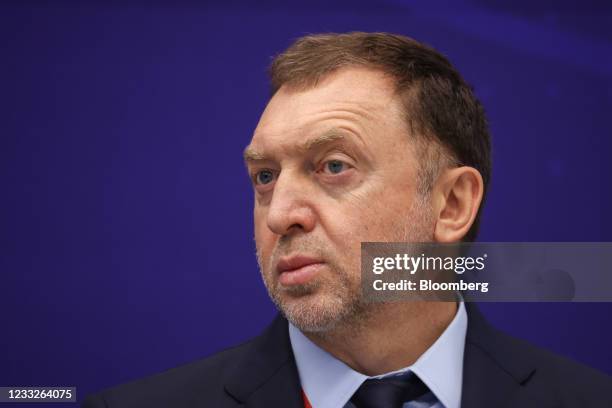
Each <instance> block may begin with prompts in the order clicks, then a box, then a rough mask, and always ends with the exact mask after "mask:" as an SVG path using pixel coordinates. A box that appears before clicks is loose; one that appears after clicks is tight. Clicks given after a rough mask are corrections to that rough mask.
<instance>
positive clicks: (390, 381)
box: [351, 374, 429, 408]
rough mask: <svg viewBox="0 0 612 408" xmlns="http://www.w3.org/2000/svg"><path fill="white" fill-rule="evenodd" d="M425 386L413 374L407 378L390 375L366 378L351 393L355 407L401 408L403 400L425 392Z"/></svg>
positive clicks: (409, 399)
mask: <svg viewBox="0 0 612 408" xmlns="http://www.w3.org/2000/svg"><path fill="white" fill-rule="evenodd" d="M427 391H429V389H428V388H427V386H426V385H425V384H424V383H423V381H421V380H420V379H419V377H417V376H416V375H414V374H411V375H410V376H409V377H408V378H405V377H404V378H401V377H392V378H381V379H371V380H366V381H365V382H364V383H363V384H361V387H359V389H358V390H357V391H356V392H355V394H353V397H352V398H351V402H352V403H353V404H354V405H355V407H357V408H401V406H402V405H403V404H404V402H408V401H412V400H414V399H417V398H418V397H420V396H421V395H424V394H425V393H427Z"/></svg>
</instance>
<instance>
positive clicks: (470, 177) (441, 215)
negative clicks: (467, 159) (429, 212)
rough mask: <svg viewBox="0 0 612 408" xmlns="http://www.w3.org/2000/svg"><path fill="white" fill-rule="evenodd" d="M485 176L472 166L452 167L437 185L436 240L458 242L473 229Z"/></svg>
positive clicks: (435, 189) (435, 190)
mask: <svg viewBox="0 0 612 408" xmlns="http://www.w3.org/2000/svg"><path fill="white" fill-rule="evenodd" d="M483 191H484V185H483V181H482V176H481V175H480V173H479V172H478V170H476V169H475V168H473V167H468V166H463V167H458V168H453V169H449V170H448V171H446V172H445V173H444V174H443V175H442V176H441V177H440V178H439V179H438V183H437V184H436V186H435V188H434V192H435V194H436V195H437V197H438V199H437V206H436V207H437V208H436V213H437V220H436V226H435V229H434V239H435V241H436V242H446V243H449V242H458V241H460V240H461V239H462V238H463V237H464V236H465V235H466V234H467V233H468V231H469V230H470V227H471V226H472V224H473V223H474V220H475V219H476V215H477V214H478V209H479V207H480V203H481V201H482V197H483Z"/></svg>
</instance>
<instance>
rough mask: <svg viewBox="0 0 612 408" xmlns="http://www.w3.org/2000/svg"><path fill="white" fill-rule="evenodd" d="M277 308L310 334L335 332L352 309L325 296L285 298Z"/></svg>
mask: <svg viewBox="0 0 612 408" xmlns="http://www.w3.org/2000/svg"><path fill="white" fill-rule="evenodd" d="M277 306H278V308H279V309H280V311H281V312H282V314H283V315H284V316H285V317H286V318H287V320H289V321H290V322H291V323H292V324H293V325H294V326H295V327H297V328H298V329H300V330H301V331H303V332H310V333H322V332H327V331H330V330H333V329H334V328H335V327H337V325H338V324H339V323H340V322H342V321H343V320H344V319H345V318H346V317H347V315H348V314H350V313H349V310H350V309H351V308H350V307H349V306H348V305H347V304H346V303H345V302H343V301H342V300H341V299H339V298H337V297H333V296H329V295H327V296H326V295H324V294H308V295H302V296H300V297H294V296H291V295H290V296H284V299H282V300H281V302H280V303H277Z"/></svg>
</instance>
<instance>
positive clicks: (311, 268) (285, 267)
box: [276, 255, 324, 286]
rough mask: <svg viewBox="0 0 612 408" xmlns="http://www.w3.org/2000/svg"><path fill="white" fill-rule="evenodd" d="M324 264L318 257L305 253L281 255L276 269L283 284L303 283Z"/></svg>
mask: <svg viewBox="0 0 612 408" xmlns="http://www.w3.org/2000/svg"><path fill="white" fill-rule="evenodd" d="M323 266H324V262H323V261H322V260H321V259H319V258H314V257H310V256H307V255H293V256H288V257H283V258H281V259H280V260H279V261H278V265H277V266H276V270H277V272H278V274H279V281H280V283H281V285H283V286H293V285H303V284H305V283H308V282H309V281H311V280H312V279H314V277H315V276H316V274H317V273H318V272H319V270H320V269H321V268H322V267H323Z"/></svg>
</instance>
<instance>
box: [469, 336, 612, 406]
mask: <svg viewBox="0 0 612 408" xmlns="http://www.w3.org/2000/svg"><path fill="white" fill-rule="evenodd" d="M493 330H495V331H496V332H497V335H496V336H494V338H496V339H497V340H498V341H499V344H497V345H496V346H497V347H494V348H493V350H496V355H490V353H491V350H492V349H491V348H490V347H489V345H484V344H483V345H480V344H479V341H478V339H474V338H472V339H468V342H470V343H471V344H472V345H473V346H475V347H476V348H478V349H479V351H480V352H481V353H484V354H489V356H488V357H489V358H491V359H493V360H496V361H498V363H499V365H500V367H506V368H507V367H511V370H509V371H508V374H509V375H516V374H515V373H517V372H518V371H517V370H514V367H517V366H520V365H522V366H524V367H533V368H534V369H533V370H532V371H531V372H529V373H527V375H526V376H524V377H523V378H522V379H521V378H520V377H518V376H516V377H515V378H516V379H518V380H519V383H520V384H521V386H523V387H526V388H529V389H530V392H531V393H532V395H534V396H541V400H542V401H551V400H553V401H554V403H556V404H558V406H563V407H565V406H567V407H574V406H580V407H596V406H612V397H611V396H610V390H611V389H612V377H611V376H609V375H608V374H606V373H603V372H601V371H598V370H596V369H594V368H591V367H588V366H586V365H583V364H581V363H578V362H576V361H574V360H571V359H569V358H567V357H564V356H561V355H558V354H555V353H553V352H551V351H548V350H545V349H543V348H540V347H538V346H536V345H533V344H531V343H529V342H527V341H525V340H522V339H518V338H515V337H513V336H510V335H508V334H505V333H502V332H501V331H499V330H497V329H493ZM511 360H512V361H511ZM538 399H540V398H538ZM604 401H605V402H604ZM551 402H552V401H551ZM602 403H603V404H604V405H602ZM608 404H609V405H608Z"/></svg>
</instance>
